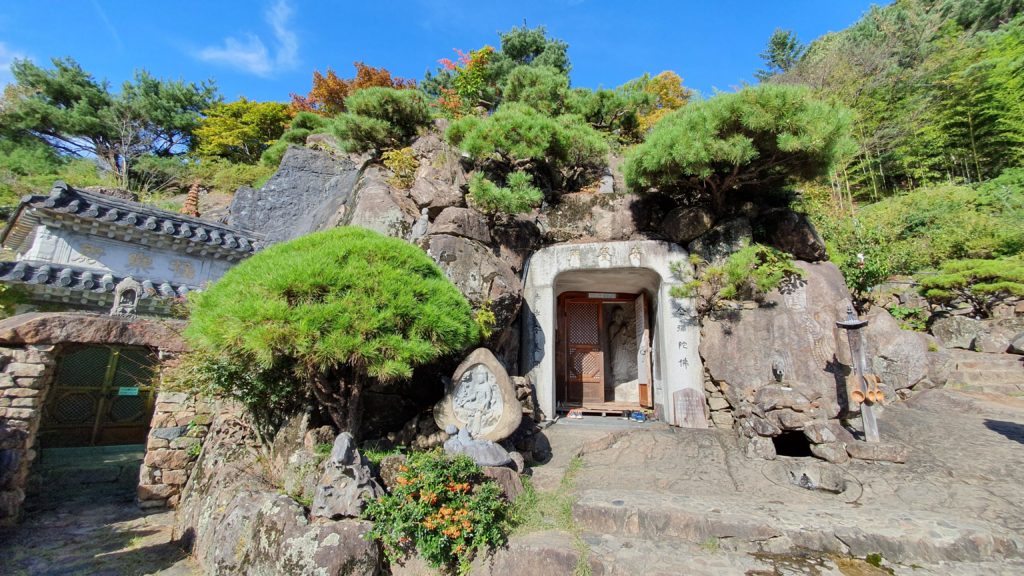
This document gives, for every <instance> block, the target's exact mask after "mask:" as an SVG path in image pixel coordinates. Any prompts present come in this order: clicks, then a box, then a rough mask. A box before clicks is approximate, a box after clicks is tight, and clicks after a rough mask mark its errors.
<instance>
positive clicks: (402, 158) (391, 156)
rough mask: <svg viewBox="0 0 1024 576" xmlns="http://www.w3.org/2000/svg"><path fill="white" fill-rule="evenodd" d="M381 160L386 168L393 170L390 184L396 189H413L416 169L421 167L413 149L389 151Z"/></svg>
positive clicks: (389, 179) (389, 180)
mask: <svg viewBox="0 0 1024 576" xmlns="http://www.w3.org/2000/svg"><path fill="white" fill-rule="evenodd" d="M380 158H381V161H382V162H383V163H384V166H385V167H386V168H387V169H388V170H391V177H390V178H388V183H389V184H391V185H392V186H394V187H395V188H403V189H408V188H411V187H412V184H413V182H415V181H416V169H418V168H419V167H420V163H419V161H418V160H416V155H415V154H414V153H413V151H412V148H402V149H399V150H388V151H387V152H385V153H384V154H382V155H381V157H380Z"/></svg>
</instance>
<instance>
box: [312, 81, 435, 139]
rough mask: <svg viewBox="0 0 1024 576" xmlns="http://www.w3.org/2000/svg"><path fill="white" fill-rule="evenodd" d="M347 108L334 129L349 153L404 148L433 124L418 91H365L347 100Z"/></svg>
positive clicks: (387, 89)
mask: <svg viewBox="0 0 1024 576" xmlns="http://www.w3.org/2000/svg"><path fill="white" fill-rule="evenodd" d="M345 108H346V110H347V112H344V113H342V114H339V115H338V116H337V118H335V120H334V125H333V126H332V127H331V128H332V131H333V132H334V135H335V136H337V137H338V140H339V141H340V143H341V146H342V147H343V148H344V149H345V150H346V151H348V152H366V151H371V150H372V151H375V152H378V153H379V152H381V151H382V150H387V149H395V148H402V147H404V146H406V145H407V144H408V143H409V141H410V140H412V138H413V137H414V136H415V135H416V133H417V132H418V131H419V130H420V129H421V128H425V127H426V126H428V125H429V124H430V122H431V116H430V107H429V106H428V104H427V100H426V97H425V96H424V95H423V93H422V92H420V91H419V90H399V89H396V88H381V87H374V88H365V89H363V90H357V91H356V92H353V93H352V95H351V96H349V97H348V98H346V99H345Z"/></svg>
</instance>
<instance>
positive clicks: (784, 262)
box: [671, 244, 804, 317]
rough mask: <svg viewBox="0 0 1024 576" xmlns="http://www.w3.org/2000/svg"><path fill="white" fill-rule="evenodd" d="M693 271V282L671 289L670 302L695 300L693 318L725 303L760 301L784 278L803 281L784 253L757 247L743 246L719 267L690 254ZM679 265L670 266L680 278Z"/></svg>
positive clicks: (790, 257) (759, 245) (753, 245)
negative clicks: (694, 270) (671, 298)
mask: <svg viewBox="0 0 1024 576" xmlns="http://www.w3.org/2000/svg"><path fill="white" fill-rule="evenodd" d="M690 263H691V264H692V265H693V266H695V267H696V274H695V277H694V279H693V280H690V281H689V282H686V283H685V284H683V285H681V286H675V287H673V288H672V291H671V295H672V297H673V298H694V299H696V310H697V315H698V316H700V317H703V316H706V315H707V314H709V313H711V312H713V311H714V310H715V309H717V308H719V307H720V306H721V304H722V303H723V301H726V300H761V299H762V298H763V297H764V296H765V295H766V294H767V293H768V292H770V291H772V290H774V289H775V288H777V287H778V286H779V284H781V283H782V280H783V279H785V278H786V277H790V276H797V277H801V278H802V277H803V276H804V271H803V270H801V269H800V268H798V267H797V266H796V264H794V263H793V258H792V256H790V255H789V254H787V253H785V252H781V251H779V250H776V249H775V248H771V247H769V246H764V245H761V244H752V245H750V246H746V247H744V248H742V249H740V250H738V251H736V252H734V253H733V254H731V255H730V256H729V257H728V258H727V259H726V260H725V261H724V262H722V263H721V264H715V265H711V264H709V263H708V262H705V261H704V260H703V259H702V258H701V257H700V256H698V255H696V254H692V255H691V256H690ZM681 267H682V264H681V263H679V262H676V263H673V265H672V269H673V272H674V273H676V274H677V275H682V274H681Z"/></svg>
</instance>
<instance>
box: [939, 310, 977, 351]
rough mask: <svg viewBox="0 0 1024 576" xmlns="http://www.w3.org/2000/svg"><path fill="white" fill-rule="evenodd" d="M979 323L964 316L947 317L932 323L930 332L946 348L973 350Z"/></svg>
mask: <svg viewBox="0 0 1024 576" xmlns="http://www.w3.org/2000/svg"><path fill="white" fill-rule="evenodd" d="M980 330H981V322H980V321H978V320H975V319H973V318H968V317H966V316H947V317H946V318H939V319H938V320H936V321H935V322H933V323H932V327H931V331H932V334H934V335H935V337H936V338H938V339H939V342H941V343H942V345H943V346H945V347H946V348H962V349H964V350H973V349H974V339H975V338H977V336H978V332H979V331H980Z"/></svg>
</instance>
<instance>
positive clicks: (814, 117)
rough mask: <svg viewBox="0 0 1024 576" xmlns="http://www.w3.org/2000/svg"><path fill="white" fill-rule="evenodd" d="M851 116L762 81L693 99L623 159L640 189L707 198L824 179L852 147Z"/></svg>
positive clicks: (715, 202) (720, 205) (720, 200)
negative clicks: (712, 95) (741, 88)
mask: <svg viewBox="0 0 1024 576" xmlns="http://www.w3.org/2000/svg"><path fill="white" fill-rule="evenodd" d="M849 132H850V113H849V111H847V110H846V109H844V108H840V107H837V106H834V105H832V104H828V103H826V102H823V101H820V100H817V99H815V98H813V97H812V95H811V92H810V90H809V89H807V88H805V87H802V86H789V85H773V84H762V85H760V86H754V87H748V88H744V89H743V90H740V91H739V92H735V93H723V94H718V95H715V96H714V97H712V98H709V99H708V100H704V101H699V102H691V103H689V104H687V105H686V106H683V107H682V108H680V109H679V110H678V111H676V112H672V113H670V114H668V115H666V116H665V117H664V118H663V119H662V120H660V121H659V122H658V123H657V124H656V125H655V126H654V128H653V129H652V130H651V133H650V134H649V135H648V136H647V140H646V141H645V142H644V143H643V144H641V145H639V146H637V147H636V148H635V149H634V150H633V151H632V152H631V153H630V154H629V155H628V157H627V159H626V163H625V166H624V173H625V177H626V183H627V184H628V185H629V186H630V187H631V188H633V189H634V190H638V191H647V190H649V189H652V188H653V189H656V190H657V191H658V192H659V193H662V194H667V195H671V196H678V197H681V198H683V199H686V200H688V201H702V202H708V203H709V204H710V205H711V206H712V207H713V209H714V210H715V212H716V213H719V214H723V213H725V212H726V211H727V208H728V206H729V203H728V199H729V198H735V197H736V195H737V194H750V193H752V192H753V193H759V192H761V191H764V190H772V189H777V188H781V187H784V186H786V185H789V184H792V183H795V182H797V181H800V180H813V179H814V178H817V177H819V176H824V175H825V174H827V173H828V170H829V169H830V168H831V167H832V165H833V163H834V162H835V161H836V160H837V159H839V158H840V157H842V156H843V155H846V154H848V153H851V152H853V151H854V149H855V148H854V143H853V140H852V139H851V138H850V134H849Z"/></svg>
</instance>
